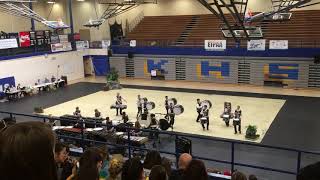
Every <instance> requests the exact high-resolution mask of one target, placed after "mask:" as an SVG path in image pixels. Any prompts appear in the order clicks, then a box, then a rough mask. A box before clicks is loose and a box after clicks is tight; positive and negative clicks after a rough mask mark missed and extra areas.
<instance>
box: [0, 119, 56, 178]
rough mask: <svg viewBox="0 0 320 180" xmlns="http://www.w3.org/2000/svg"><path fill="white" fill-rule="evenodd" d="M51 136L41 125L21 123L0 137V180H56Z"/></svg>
mask: <svg viewBox="0 0 320 180" xmlns="http://www.w3.org/2000/svg"><path fill="white" fill-rule="evenodd" d="M54 145H55V136H54V134H53V132H52V130H51V129H50V128H49V127H48V126H47V125H45V124H44V123H41V122H22V123H17V124H14V125H12V126H9V127H7V128H6V129H5V130H3V131H2V132H1V134H0V147H1V148H0V172H1V176H0V179H1V180H14V179H17V180H18V179H32V180H44V179H45V180H57V171H56V166H55V161H54V153H53V152H54Z"/></svg>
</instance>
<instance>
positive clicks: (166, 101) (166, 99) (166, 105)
mask: <svg viewBox="0 0 320 180" xmlns="http://www.w3.org/2000/svg"><path fill="white" fill-rule="evenodd" d="M168 100H169V99H168V96H165V101H164V106H165V108H166V110H167V114H169V102H168Z"/></svg>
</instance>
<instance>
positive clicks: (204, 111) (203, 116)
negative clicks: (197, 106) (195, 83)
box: [201, 105, 209, 130]
mask: <svg viewBox="0 0 320 180" xmlns="http://www.w3.org/2000/svg"><path fill="white" fill-rule="evenodd" d="M204 119H205V120H204ZM204 124H207V130H209V109H208V106H207V105H204V106H203V108H202V110H201V125H202V128H203V130H205V126H204Z"/></svg>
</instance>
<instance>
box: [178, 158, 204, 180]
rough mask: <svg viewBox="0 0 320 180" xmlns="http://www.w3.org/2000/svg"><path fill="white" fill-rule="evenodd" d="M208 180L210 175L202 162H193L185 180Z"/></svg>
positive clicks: (189, 166) (184, 177)
mask: <svg viewBox="0 0 320 180" xmlns="http://www.w3.org/2000/svg"><path fill="white" fill-rule="evenodd" d="M195 179H196V180H208V174H207V171H206V167H205V165H204V163H203V162H202V161H200V160H191V161H190V163H189V165H188V166H187V169H186V170H185V173H184V174H183V180H195Z"/></svg>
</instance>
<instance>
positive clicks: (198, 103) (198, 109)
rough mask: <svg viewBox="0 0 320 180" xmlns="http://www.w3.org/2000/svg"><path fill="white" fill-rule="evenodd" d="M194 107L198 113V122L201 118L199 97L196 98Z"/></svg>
mask: <svg viewBox="0 0 320 180" xmlns="http://www.w3.org/2000/svg"><path fill="white" fill-rule="evenodd" d="M196 109H197V113H198V117H197V122H199V120H200V118H201V110H202V106H201V102H200V99H197V105H196Z"/></svg>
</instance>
